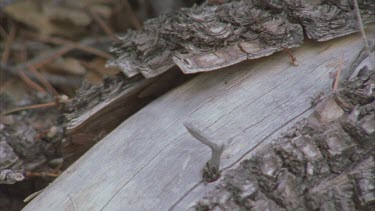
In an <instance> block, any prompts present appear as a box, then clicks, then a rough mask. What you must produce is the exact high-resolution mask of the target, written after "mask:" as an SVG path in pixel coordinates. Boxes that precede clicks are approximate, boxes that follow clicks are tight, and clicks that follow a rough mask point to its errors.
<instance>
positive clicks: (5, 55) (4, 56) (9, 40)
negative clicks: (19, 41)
mask: <svg viewBox="0 0 375 211" xmlns="http://www.w3.org/2000/svg"><path fill="white" fill-rule="evenodd" d="M15 36H16V25H15V24H12V26H11V27H10V32H9V35H8V36H7V39H6V41H5V46H4V51H3V54H2V55H1V63H3V64H7V63H8V59H9V53H10V46H11V45H12V43H13V40H14V38H15Z"/></svg>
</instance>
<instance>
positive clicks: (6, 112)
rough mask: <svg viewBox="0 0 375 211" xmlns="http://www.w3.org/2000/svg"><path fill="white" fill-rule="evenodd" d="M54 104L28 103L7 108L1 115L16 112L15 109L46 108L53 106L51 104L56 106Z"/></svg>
mask: <svg viewBox="0 0 375 211" xmlns="http://www.w3.org/2000/svg"><path fill="white" fill-rule="evenodd" d="M56 105H57V103H56V102H49V103H42V104H35V105H29V106H23V107H18V108H14V109H10V110H7V111H5V112H3V113H1V114H2V115H7V114H11V113H13V112H17V111H22V110H29V109H39V108H47V107H53V106H56Z"/></svg>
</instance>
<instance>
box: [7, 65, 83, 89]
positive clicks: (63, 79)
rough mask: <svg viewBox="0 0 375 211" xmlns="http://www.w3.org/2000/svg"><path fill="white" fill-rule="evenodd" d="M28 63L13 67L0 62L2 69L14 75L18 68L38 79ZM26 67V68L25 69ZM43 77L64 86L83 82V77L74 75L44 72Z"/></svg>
mask: <svg viewBox="0 0 375 211" xmlns="http://www.w3.org/2000/svg"><path fill="white" fill-rule="evenodd" d="M28 63H30V62H27V63H24V64H21V65H17V66H16V67H11V66H8V65H4V64H0V69H2V70H5V71H7V72H9V73H10V74H12V75H18V72H19V71H18V70H23V72H24V74H25V75H27V76H28V77H29V78H30V79H37V78H36V76H35V75H33V74H32V73H31V72H30V71H27V70H26V68H27V64H28ZM24 69H25V70H24ZM42 75H43V77H44V78H45V79H46V80H48V82H50V83H51V84H54V85H64V86H73V87H78V86H79V85H80V84H81V81H82V80H81V79H80V78H78V77H76V76H74V77H72V76H70V77H69V76H60V75H55V74H49V73H43V74H42Z"/></svg>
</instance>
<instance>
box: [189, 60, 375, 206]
mask: <svg viewBox="0 0 375 211" xmlns="http://www.w3.org/2000/svg"><path fill="white" fill-rule="evenodd" d="M374 86H375V73H374V71H370V70H369V69H368V68H367V67H365V68H363V69H362V70H361V71H360V72H359V75H358V77H357V78H355V80H353V81H349V82H345V83H344V85H343V87H342V88H341V90H340V91H339V92H337V93H334V94H331V95H330V96H329V97H328V98H327V99H324V100H323V101H321V102H320V103H319V104H318V105H317V109H316V110H315V111H314V113H313V114H312V115H311V116H309V117H308V118H307V119H305V120H303V121H301V122H299V123H298V124H296V125H295V126H294V127H293V128H291V129H290V130H288V131H287V132H286V133H285V134H284V135H283V136H282V137H280V138H278V139H276V140H275V141H274V143H273V144H272V145H270V146H266V147H265V148H264V149H263V150H261V151H260V152H259V153H257V154H256V155H254V156H253V157H252V158H250V159H248V160H245V161H243V162H242V163H241V164H240V166H239V167H238V168H237V169H234V170H230V171H229V172H228V173H227V174H226V175H225V177H224V179H223V181H221V182H220V184H219V185H218V186H217V187H216V189H215V190H214V191H212V192H210V193H208V194H207V195H206V196H205V197H204V198H203V199H201V200H200V201H199V203H198V204H197V206H196V207H195V208H196V209H197V210H240V209H248V210H318V209H319V210H371V208H373V207H374V206H375V92H374V91H375V90H374Z"/></svg>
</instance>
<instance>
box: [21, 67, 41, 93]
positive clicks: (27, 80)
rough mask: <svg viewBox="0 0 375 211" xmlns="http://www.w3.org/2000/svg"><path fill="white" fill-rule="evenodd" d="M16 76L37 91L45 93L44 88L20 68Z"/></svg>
mask: <svg viewBox="0 0 375 211" xmlns="http://www.w3.org/2000/svg"><path fill="white" fill-rule="evenodd" d="M18 76H19V77H20V78H21V79H22V80H23V81H24V82H25V83H26V84H27V85H28V86H30V87H31V88H33V89H35V90H37V91H38V92H41V93H45V92H46V90H45V89H44V88H43V87H41V86H40V85H39V84H37V83H35V82H34V81H33V80H31V79H30V77H28V76H27V75H26V74H25V73H24V72H23V71H22V70H20V71H18Z"/></svg>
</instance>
